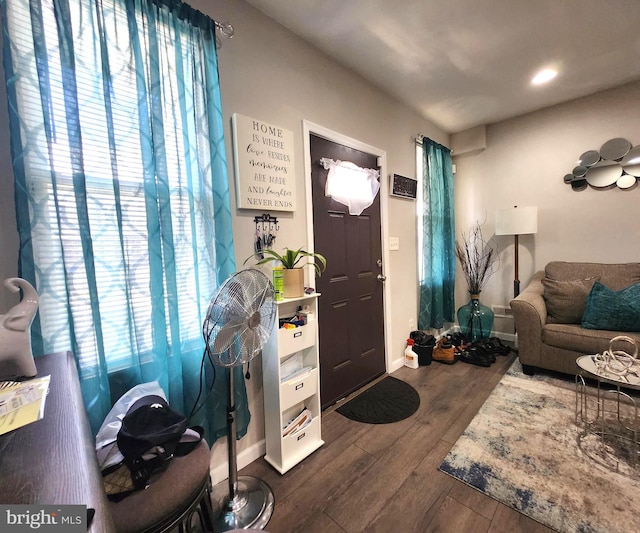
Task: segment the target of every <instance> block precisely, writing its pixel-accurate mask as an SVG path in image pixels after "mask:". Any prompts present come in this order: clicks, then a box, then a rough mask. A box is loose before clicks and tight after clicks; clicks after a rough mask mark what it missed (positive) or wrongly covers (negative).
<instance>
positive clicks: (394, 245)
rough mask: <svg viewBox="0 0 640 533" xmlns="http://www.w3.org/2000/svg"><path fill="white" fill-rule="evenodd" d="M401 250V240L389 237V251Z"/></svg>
mask: <svg viewBox="0 0 640 533" xmlns="http://www.w3.org/2000/svg"><path fill="white" fill-rule="evenodd" d="M399 249H400V238H399V237H389V250H399Z"/></svg>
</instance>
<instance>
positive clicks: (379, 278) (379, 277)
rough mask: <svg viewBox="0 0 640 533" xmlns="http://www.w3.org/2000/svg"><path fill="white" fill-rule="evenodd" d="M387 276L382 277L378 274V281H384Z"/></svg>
mask: <svg viewBox="0 0 640 533" xmlns="http://www.w3.org/2000/svg"><path fill="white" fill-rule="evenodd" d="M386 279H387V276H383V275H382V274H378V281H385V280H386Z"/></svg>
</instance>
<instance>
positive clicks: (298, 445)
mask: <svg viewBox="0 0 640 533" xmlns="http://www.w3.org/2000/svg"><path fill="white" fill-rule="evenodd" d="M318 296H320V295H319V294H318V293H313V294H308V295H305V296H301V297H300V298H285V299H284V300H282V301H279V302H277V306H276V307H277V315H276V320H275V326H274V331H273V333H272V335H271V337H270V338H269V341H268V343H267V345H266V346H265V348H264V349H263V351H262V380H263V391H264V419H265V420H264V423H265V440H266V448H267V452H266V455H265V460H266V461H267V462H268V463H269V464H271V465H272V466H273V467H274V468H275V469H276V470H277V471H278V472H280V473H281V474H284V473H285V472H287V471H288V470H290V469H291V468H293V467H294V466H295V465H297V464H298V463H299V462H300V461H302V460H303V459H304V458H305V457H307V456H309V455H310V454H311V453H313V452H314V451H315V450H317V449H318V448H319V447H320V446H322V445H323V444H324V441H323V440H322V438H321V432H320V366H319V357H318V356H319V353H318ZM300 306H308V307H309V311H311V312H312V316H313V320H311V319H309V320H308V321H307V323H306V324H305V325H304V326H299V327H297V328H295V329H284V328H279V323H280V318H287V317H291V316H293V315H295V314H296V311H297V310H298V307H300ZM292 357H295V358H299V359H300V360H301V365H300V366H302V367H303V368H304V367H311V370H310V371H309V372H308V373H305V374H304V375H301V376H299V377H297V378H295V377H294V378H293V379H290V380H287V381H282V378H283V377H285V376H283V375H282V374H283V367H282V364H283V363H285V362H287V361H288V362H289V363H290V361H289V360H290V358H292ZM304 408H307V409H309V411H310V412H311V414H312V417H313V418H312V421H311V423H310V424H308V425H307V426H305V427H303V428H302V429H300V430H298V431H296V432H294V433H291V434H289V435H287V436H286V437H283V436H282V430H283V428H284V426H285V424H286V423H287V422H288V421H289V420H291V419H292V418H294V417H295V416H297V415H298V414H299V413H300V412H301V411H302V410H303V409H304Z"/></svg>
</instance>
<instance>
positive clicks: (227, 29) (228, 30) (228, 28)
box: [213, 19, 235, 39]
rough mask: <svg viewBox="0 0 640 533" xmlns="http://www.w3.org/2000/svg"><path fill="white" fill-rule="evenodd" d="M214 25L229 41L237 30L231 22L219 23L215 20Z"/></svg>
mask: <svg viewBox="0 0 640 533" xmlns="http://www.w3.org/2000/svg"><path fill="white" fill-rule="evenodd" d="M213 23H214V24H215V25H216V28H217V29H219V30H220V33H221V34H222V35H223V36H225V37H226V38H227V39H231V38H232V37H233V35H234V33H235V30H234V29H233V26H232V25H231V23H230V22H218V21H217V20H215V19H214V21H213Z"/></svg>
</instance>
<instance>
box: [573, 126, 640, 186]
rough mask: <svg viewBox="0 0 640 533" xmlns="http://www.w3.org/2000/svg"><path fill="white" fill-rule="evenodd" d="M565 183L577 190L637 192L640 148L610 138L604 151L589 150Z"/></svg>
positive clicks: (602, 147)
mask: <svg viewBox="0 0 640 533" xmlns="http://www.w3.org/2000/svg"><path fill="white" fill-rule="evenodd" d="M563 179H564V182H565V183H566V184H568V185H571V189H572V190H574V191H583V190H585V189H586V188H587V187H588V186H590V187H592V188H594V189H598V190H606V189H614V188H616V187H617V188H618V189H622V190H625V191H628V190H630V189H635V188H636V186H637V181H638V179H640V146H636V147H633V146H632V145H631V143H630V142H629V141H627V139H623V138H621V137H618V138H615V139H610V140H608V141H607V142H606V143H604V144H603V145H602V146H601V147H600V150H587V151H586V152H584V153H583V154H582V155H581V156H580V158H579V160H578V166H576V167H574V168H573V170H572V171H571V173H570V174H565V176H564V178H563Z"/></svg>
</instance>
